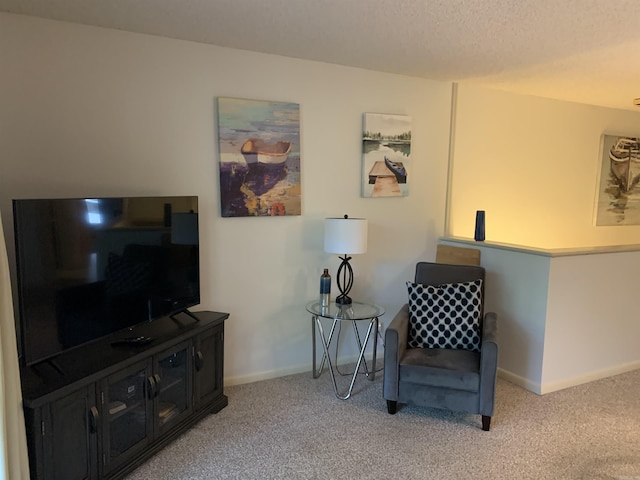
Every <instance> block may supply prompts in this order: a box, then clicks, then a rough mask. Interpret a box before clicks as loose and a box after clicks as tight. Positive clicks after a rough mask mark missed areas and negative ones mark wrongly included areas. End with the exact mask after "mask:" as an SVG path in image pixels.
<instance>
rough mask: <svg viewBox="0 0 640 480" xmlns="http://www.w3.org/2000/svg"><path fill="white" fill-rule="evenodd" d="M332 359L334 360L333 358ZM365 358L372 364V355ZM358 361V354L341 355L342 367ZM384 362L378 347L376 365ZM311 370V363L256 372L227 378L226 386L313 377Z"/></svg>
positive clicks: (381, 350) (381, 349) (382, 352)
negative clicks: (307, 374) (274, 379)
mask: <svg viewBox="0 0 640 480" xmlns="http://www.w3.org/2000/svg"><path fill="white" fill-rule="evenodd" d="M331 358H332V359H333V356H332V357H331ZM364 358H365V359H366V361H367V362H370V361H371V360H372V354H371V353H369V354H368V355H367V354H365V357H364ZM357 360H358V355H357V354H356V355H353V356H345V357H343V356H342V355H341V356H340V365H343V364H351V363H356V361H357ZM383 360H384V348H381V347H378V351H377V352H376V363H377V364H378V365H380V364H381V363H382V361H383ZM319 361H320V358H319V359H318V362H319ZM319 366H320V365H316V367H319ZM326 368H327V366H326V365H325V370H326ZM311 370H312V365H311V362H309V363H306V364H303V365H296V366H293V367H286V368H277V369H275V370H267V371H263V372H256V373H251V374H248V375H234V376H230V377H226V376H225V377H224V385H225V386H228V387H231V386H233V385H244V384H245V383H253V382H260V381H262V380H271V379H273V378H278V377H286V376H287V375H295V374H298V373H305V372H309V375H311Z"/></svg>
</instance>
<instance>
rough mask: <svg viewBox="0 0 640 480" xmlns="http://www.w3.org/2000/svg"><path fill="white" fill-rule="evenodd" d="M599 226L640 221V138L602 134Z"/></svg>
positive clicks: (598, 208) (635, 223)
mask: <svg viewBox="0 0 640 480" xmlns="http://www.w3.org/2000/svg"><path fill="white" fill-rule="evenodd" d="M600 152H601V155H600V160H601V161H600V179H599V181H598V192H597V195H596V198H597V202H596V208H595V210H596V212H595V224H596V226H615V225H640V138H639V137H626V136H621V135H602V141H601V150H600Z"/></svg>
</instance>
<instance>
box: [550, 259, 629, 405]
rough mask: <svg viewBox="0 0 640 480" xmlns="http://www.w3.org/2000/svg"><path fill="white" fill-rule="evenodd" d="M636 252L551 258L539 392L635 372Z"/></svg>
mask: <svg viewBox="0 0 640 480" xmlns="http://www.w3.org/2000/svg"><path fill="white" fill-rule="evenodd" d="M638 264H640V251H635V252H617V253H601V254H591V255H576V256H561V257H554V258H552V259H551V269H550V272H549V301H548V306H547V325H546V332H545V349H544V364H543V368H542V371H543V374H542V380H543V382H542V383H543V393H546V392H551V391H555V390H559V389H561V388H565V387H567V386H572V385H577V384H580V383H586V382H588V381H591V380H596V379H598V378H604V377H607V376H611V375H615V374H618V373H623V372H627V371H630V370H633V369H636V368H640V348H639V347H638V339H639V338H640V322H638V314H637V309H638V288H637V287H638V286H637V271H636V268H634V267H633V266H635V265H638Z"/></svg>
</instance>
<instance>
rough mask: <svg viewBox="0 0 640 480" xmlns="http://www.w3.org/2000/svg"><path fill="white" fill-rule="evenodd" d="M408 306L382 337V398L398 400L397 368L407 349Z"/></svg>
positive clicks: (395, 318)
mask: <svg viewBox="0 0 640 480" xmlns="http://www.w3.org/2000/svg"><path fill="white" fill-rule="evenodd" d="M408 337H409V305H408V304H405V305H404V306H403V307H402V308H401V309H400V311H399V312H398V313H397V314H396V316H395V317H394V318H393V320H392V321H391V323H390V324H389V326H388V327H387V330H386V332H385V335H384V381H383V397H384V398H385V399H386V400H398V368H399V365H400V359H401V358H402V357H403V356H404V352H405V350H406V349H407V341H408Z"/></svg>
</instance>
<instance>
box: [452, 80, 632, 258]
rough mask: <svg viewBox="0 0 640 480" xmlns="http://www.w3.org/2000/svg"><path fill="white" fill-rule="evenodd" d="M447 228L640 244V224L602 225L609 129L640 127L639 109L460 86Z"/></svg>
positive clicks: (531, 241)
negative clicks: (603, 146)
mask: <svg viewBox="0 0 640 480" xmlns="http://www.w3.org/2000/svg"><path fill="white" fill-rule="evenodd" d="M455 115H456V122H455V130H454V135H455V141H454V149H453V170H452V185H453V188H452V189H451V192H450V196H451V203H450V205H449V209H450V216H449V222H450V228H449V230H450V231H449V232H448V234H449V235H452V236H457V237H467V238H470V237H471V238H472V237H473V231H474V221H475V211H476V210H486V239H487V240H491V241H496V242H503V243H511V244H518V245H529V246H533V247H539V248H564V247H567V248H571V247H583V246H602V245H618V244H635V243H640V226H625V227H595V226H594V224H593V213H594V204H595V194H596V183H597V179H598V172H599V170H600V164H601V162H600V138H601V135H602V134H603V133H608V134H620V135H633V136H638V135H640V113H636V112H630V111H624V110H614V109H607V108H602V107H594V106H589V105H582V104H577V103H570V102H562V101H557V100H549V99H543V98H538V97H531V96H525V95H516V94H510V93H505V92H500V91H494V90H488V89H480V88H476V87H472V86H469V85H460V86H459V88H458V92H457V106H456V113H455Z"/></svg>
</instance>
